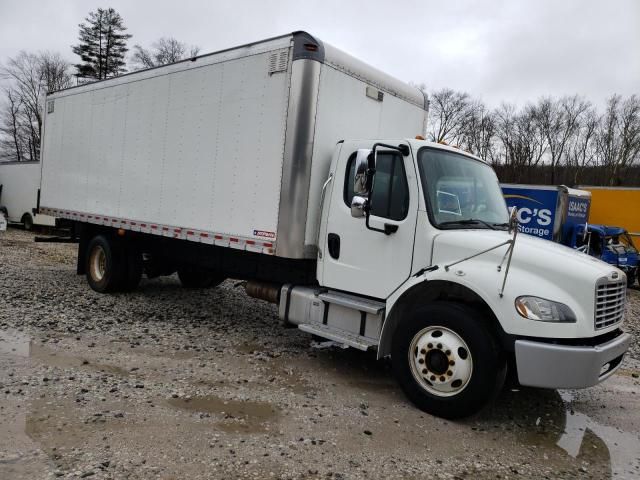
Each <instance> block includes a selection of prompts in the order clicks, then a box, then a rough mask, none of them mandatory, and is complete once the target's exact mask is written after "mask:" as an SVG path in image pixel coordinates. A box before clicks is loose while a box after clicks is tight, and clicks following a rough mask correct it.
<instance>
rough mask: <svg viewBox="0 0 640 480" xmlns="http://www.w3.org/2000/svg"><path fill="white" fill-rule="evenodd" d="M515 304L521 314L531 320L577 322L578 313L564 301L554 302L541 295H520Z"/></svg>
mask: <svg viewBox="0 0 640 480" xmlns="http://www.w3.org/2000/svg"><path fill="white" fill-rule="evenodd" d="M515 305H516V310H517V311H518V313H519V314H520V316H522V317H524V318H528V319H529V320H538V321H540V322H560V323H575V322H576V315H575V314H574V313H573V311H572V310H571V309H570V308H569V307H567V306H566V305H565V304H564V303H559V302H552V301H551V300H547V299H545V298H540V297H518V298H516V302H515Z"/></svg>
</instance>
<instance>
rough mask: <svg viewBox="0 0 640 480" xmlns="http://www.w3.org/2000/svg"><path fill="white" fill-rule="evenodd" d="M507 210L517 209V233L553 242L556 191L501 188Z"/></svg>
mask: <svg viewBox="0 0 640 480" xmlns="http://www.w3.org/2000/svg"><path fill="white" fill-rule="evenodd" d="M502 193H503V195H504V199H505V200H506V201H507V206H509V208H511V207H516V208H517V209H518V223H519V225H518V231H520V232H522V233H526V234H528V235H533V236H534V237H540V238H546V239H547V240H553V225H554V222H555V215H556V203H557V201H558V191H557V190H543V189H536V188H531V189H525V188H511V187H502Z"/></svg>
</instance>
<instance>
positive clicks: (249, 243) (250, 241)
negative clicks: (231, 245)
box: [247, 240, 256, 245]
mask: <svg viewBox="0 0 640 480" xmlns="http://www.w3.org/2000/svg"><path fill="white" fill-rule="evenodd" d="M255 244H256V242H254V241H253V240H247V245H255Z"/></svg>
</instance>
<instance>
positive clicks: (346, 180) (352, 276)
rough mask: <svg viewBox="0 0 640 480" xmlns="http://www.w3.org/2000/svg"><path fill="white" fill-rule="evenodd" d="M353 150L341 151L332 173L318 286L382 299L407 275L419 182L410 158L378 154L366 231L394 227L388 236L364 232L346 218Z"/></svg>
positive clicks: (361, 224)
mask: <svg viewBox="0 0 640 480" xmlns="http://www.w3.org/2000/svg"><path fill="white" fill-rule="evenodd" d="M358 148H371V145H357V146H356V145H351V146H347V145H345V146H343V148H342V149H341V153H340V158H339V159H338V162H337V163H336V167H335V171H334V184H333V188H332V189H331V203H330V206H329V213H328V218H327V225H326V229H322V233H323V234H324V239H323V240H324V241H323V244H322V258H323V266H322V278H321V279H320V281H321V282H322V285H323V286H325V287H328V288H334V289H337V290H344V291H346V292H353V293H359V294H362V295H367V296H371V297H376V298H381V299H384V298H387V297H388V296H389V295H390V294H391V293H392V292H393V291H394V290H395V289H396V288H398V287H399V286H400V285H401V284H402V283H403V282H404V281H405V280H406V279H407V278H408V277H409V275H410V274H411V264H412V257H413V245H414V237H415V230H416V218H417V209H418V182H417V175H416V171H415V168H414V163H413V158H412V155H411V154H410V155H408V156H406V157H405V156H403V155H402V154H401V153H400V152H397V151H393V150H378V156H377V164H376V175H375V180H374V185H373V190H372V195H371V217H370V219H369V224H370V226H371V227H376V228H379V229H384V225H385V224H390V225H395V226H397V227H398V229H397V231H396V232H395V233H391V234H389V235H387V234H385V233H380V232H377V231H373V230H370V229H367V227H366V225H365V218H364V217H362V218H354V217H352V216H351V199H352V197H353V195H354V194H353V179H354V170H355V159H356V153H357V149H358Z"/></svg>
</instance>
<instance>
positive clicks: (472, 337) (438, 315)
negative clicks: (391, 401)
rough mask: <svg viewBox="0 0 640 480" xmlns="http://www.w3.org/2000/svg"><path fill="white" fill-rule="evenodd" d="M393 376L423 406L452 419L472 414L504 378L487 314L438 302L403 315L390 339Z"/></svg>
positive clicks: (410, 396) (462, 306)
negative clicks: (404, 316) (487, 322)
mask: <svg viewBox="0 0 640 480" xmlns="http://www.w3.org/2000/svg"><path fill="white" fill-rule="evenodd" d="M391 360H392V365H393V370H394V373H395V377H396V379H397V380H398V382H399V383H400V386H401V387H402V390H403V391H404V392H405V394H406V395H407V397H409V399H410V400H411V401H412V402H413V403H414V404H415V405H416V406H417V407H418V408H420V409H421V410H424V411H425V412H427V413H430V414H432V415H437V416H439V417H444V418H448V419H454V418H461V417H466V416H469V415H472V414H473V413H476V412H477V411H478V410H480V409H481V408H482V407H483V406H484V405H485V404H486V403H488V402H489V401H490V400H492V399H493V398H495V396H496V395H497V393H498V392H499V391H500V389H501V388H502V384H503V382H504V378H505V372H506V370H505V369H506V361H505V360H504V359H502V358H501V355H500V352H499V349H498V347H497V344H496V342H495V340H494V338H493V336H492V335H491V334H490V333H489V332H488V331H487V329H486V328H485V321H484V319H483V318H482V317H481V316H480V315H478V314H477V313H476V312H475V311H474V310H472V309H471V308H469V307H467V306H465V305H461V304H457V303H450V302H435V303H432V304H429V305H425V306H423V307H419V308H416V309H415V310H414V311H413V312H411V313H410V314H409V315H408V316H407V317H406V318H405V319H403V320H402V322H401V323H400V325H398V328H397V330H396V332H395V333H394V336H393V340H392V351H391Z"/></svg>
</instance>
